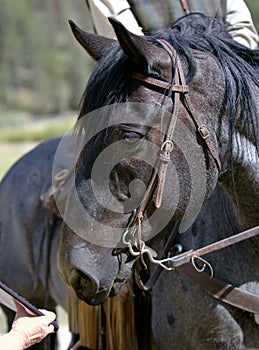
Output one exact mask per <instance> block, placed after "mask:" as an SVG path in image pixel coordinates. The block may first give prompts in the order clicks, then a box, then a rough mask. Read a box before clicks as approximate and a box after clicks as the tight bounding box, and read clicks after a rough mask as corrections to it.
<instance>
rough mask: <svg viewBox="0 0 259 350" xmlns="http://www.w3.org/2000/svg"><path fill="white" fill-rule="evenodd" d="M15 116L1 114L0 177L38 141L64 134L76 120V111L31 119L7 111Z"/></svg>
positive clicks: (24, 115)
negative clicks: (2, 115) (10, 117)
mask: <svg viewBox="0 0 259 350" xmlns="http://www.w3.org/2000/svg"><path fill="white" fill-rule="evenodd" d="M5 115H6V116H8V115H9V116H11V115H12V116H14V119H15V120H16V122H13V120H12V119H8V118H6V119H4V118H2V117H1V114H0V179H1V178H2V177H3V176H4V174H5V173H6V172H7V171H8V169H9V168H10V167H11V166H12V165H13V164H14V163H15V162H16V161H17V160H18V159H19V158H20V157H22V156H23V155H24V154H25V153H27V152H28V151H30V150H31V149H32V148H34V147H35V146H36V145H37V144H38V143H40V142H42V141H45V140H49V139H51V138H54V137H57V136H62V135H64V134H65V133H66V132H67V131H68V130H69V129H71V127H72V126H73V125H74V123H75V121H76V114H75V113H65V114H64V115H62V116H52V117H49V116H48V117H47V118H38V119H37V120H35V119H31V116H30V115H26V114H19V113H13V112H12V113H10V112H9V113H6V114H5Z"/></svg>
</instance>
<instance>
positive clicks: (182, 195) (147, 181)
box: [58, 15, 259, 350]
mask: <svg viewBox="0 0 259 350" xmlns="http://www.w3.org/2000/svg"><path fill="white" fill-rule="evenodd" d="M110 22H111V24H112V25H113V28H114V30H115V33H116V36H117V39H118V41H114V40H111V39H107V38H104V37H101V36H98V35H96V34H92V33H87V32H85V31H83V30H82V29H80V28H78V27H77V26H76V25H75V24H74V23H73V22H70V24H71V28H72V31H73V33H74V35H75V37H76V39H77V40H78V41H79V43H80V44H81V45H82V46H83V48H84V49H85V50H86V51H87V53H89V54H90V55H91V56H92V57H93V58H94V59H95V60H96V61H97V65H96V68H95V70H94V71H93V74H92V75H91V77H90V79H89V82H88V84H87V87H86V89H85V91H84V93H83V97H82V101H81V107H80V114H79V120H78V128H77V137H78V140H79V141H78V144H79V147H78V153H77V156H78V161H77V163H76V166H75V173H74V186H73V188H72V190H71V191H70V193H69V196H68V200H67V204H66V208H65V209H64V212H63V213H62V215H63V225H62V233H61V240H60V246H59V249H58V270H59V274H60V276H61V277H62V279H63V280H64V281H65V283H66V284H68V285H70V286H72V287H73V289H74V290H75V292H76V294H77V296H78V297H79V298H80V299H82V300H84V301H85V302H86V303H88V304H90V305H97V304H100V303H103V302H104V301H105V300H106V299H107V298H108V297H111V296H113V295H116V294H117V293H118V291H119V290H120V288H121V287H122V285H124V284H125V283H126V282H127V281H128V280H129V279H130V278H131V276H132V271H133V269H134V267H135V265H136V264H140V265H141V266H142V267H143V269H147V257H148V258H149V259H150V261H151V262H156V261H157V260H156V256H157V253H156V251H155V249H157V250H159V249H158V248H157V246H158V247H159V246H160V245H161V242H163V239H164V237H166V236H167V235H168V232H170V231H171V230H172V229H173V227H176V223H177V222H180V224H179V227H178V225H177V227H178V228H177V240H178V241H179V242H180V243H181V244H182V246H183V248H184V250H187V251H188V249H195V248H197V247H200V246H202V245H204V244H206V243H207V242H213V241H214V239H215V240H217V239H219V238H223V237H227V236H228V235H229V234H231V232H230V231H232V232H233V231H234V232H240V231H242V230H247V229H249V228H252V227H255V226H258V223H259V217H258V206H257V203H258V197H259V186H258V182H259V179H258V174H259V172H258V166H259V162H258V147H259V138H258V108H259V104H258V103H259V101H258V94H259V89H258V88H259V86H258V85H259V82H258V71H257V68H258V62H259V52H258V51H252V50H249V49H247V48H245V47H243V46H242V45H240V44H238V43H236V42H234V41H233V40H232V39H231V38H230V37H229V35H228V34H227V33H226V31H225V29H224V28H223V27H222V25H221V24H220V23H219V22H217V21H216V20H214V19H210V18H208V17H206V16H202V15H195V16H191V17H190V16H187V17H185V18H183V19H180V20H179V21H177V22H176V23H175V24H174V25H173V26H172V27H171V28H168V29H167V30H166V31H163V32H158V33H156V34H154V35H152V36H145V37H139V36H136V35H134V34H132V33H130V32H129V31H127V30H126V29H125V28H124V27H123V25H121V24H120V23H119V22H117V21H116V20H114V19H110ZM61 149H62V146H61ZM61 153H62V151H61ZM218 186H221V187H220V188H222V189H223V191H224V193H225V195H224V196H223V198H225V197H226V196H227V197H228V198H229V201H230V203H231V205H232V206H233V208H234V209H233V210H234V211H235V215H234V217H236V220H237V222H238V225H237V224H235V225H233V226H234V227H232V224H231V223H228V225H225V226H224V224H223V227H221V226H220V225H219V222H218V221H220V217H221V216H220V215H225V212H224V209H225V206H224V200H223V199H221V200H219V201H218V202H216V204H215V202H213V201H212V203H214V206H216V208H215V215H216V217H214V220H212V221H211V225H210V223H209V220H210V219H209V218H208V217H207V214H206V212H205V213H204V211H203V216H202V217H201V218H200V219H199V221H198V222H199V226H201V227H202V226H204V230H202V229H201V230H198V226H195V222H196V219H197V216H198V215H199V212H200V210H206V209H203V208H206V203H209V201H210V198H213V195H215V194H216V193H217V192H216V191H218V190H217V188H219V187H218ZM219 198H220V197H219ZM211 208H212V209H211V210H210V211H209V213H210V214H213V208H214V207H213V206H212V207H211ZM207 223H208V224H207ZM193 225H194V226H193ZM217 225H218V226H217ZM191 227H194V228H193V229H191ZM221 228H224V229H222V231H221ZM146 243H147V244H146ZM160 250H161V249H160ZM257 250H258V238H257V237H253V238H252V239H251V240H247V241H245V242H242V243H239V244H237V245H235V246H234V247H231V249H229V250H227V254H226V253H225V252H226V251H225V250H224V251H222V253H217V254H216V256H215V255H214V256H211V255H208V260H207V256H206V259H205V260H202V262H203V265H202V269H204V268H205V267H206V266H207V267H209V268H210V272H211V275H212V272H213V267H214V268H215V265H216V266H217V265H218V267H217V269H216V271H215V274H216V276H217V278H220V279H222V280H225V281H230V282H231V283H233V284H234V285H236V286H240V287H241V288H242V289H246V290H248V291H250V292H255V293H257V294H258V270H257V269H256V268H255V266H256V263H257V260H258V254H256V252H257ZM194 266H195V267H196V268H197V269H198V270H202V269H200V268H199V267H198V266H196V264H195V262H194ZM169 292H170V293H169ZM153 293H154V296H155V297H154V298H153V297H152V310H154V311H152V312H153V315H152V324H153V331H154V330H156V327H159V331H156V335H155V343H156V344H158V345H157V347H158V349H159V350H160V349H168V348H171V347H172V346H174V347H177V348H178V349H201V350H203V349H207V348H211V349H217V348H224V349H228V350H230V349H251V348H257V349H259V338H258V334H257V333H258V332H257V324H256V317H255V316H254V315H253V314H251V312H247V311H242V310H241V311H240V310H239V308H235V307H233V306H228V305H225V304H221V303H220V301H216V300H214V298H212V297H211V296H208V295H207V294H204V293H203V292H200V291H199V290H198V289H196V288H195V287H193V286H192V285H190V284H189V282H188V281H187V280H186V279H185V278H184V277H183V276H181V275H179V274H178V272H177V271H176V272H171V273H170V274H169V273H164V274H162V275H161V277H160V278H159V280H158V283H156V284H155V285H154V287H153ZM165 303H166V305H165ZM161 308H162V311H161ZM159 309H160V311H159ZM185 315H186V317H184V316H185ZM161 323H162V325H163V326H164V325H166V327H165V328H164V329H163V330H161V328H163V327H161V326H160V325H161ZM165 333H166V339H165ZM165 344H166V345H165Z"/></svg>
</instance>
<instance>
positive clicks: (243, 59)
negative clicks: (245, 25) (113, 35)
mask: <svg viewBox="0 0 259 350" xmlns="http://www.w3.org/2000/svg"><path fill="white" fill-rule="evenodd" d="M145 39H146V40H148V41H150V42H152V43H153V44H154V45H158V46H159V44H158V41H157V39H165V40H167V41H168V42H169V43H171V45H172V46H173V47H174V48H175V50H176V51H177V53H178V54H179V55H180V56H181V58H182V59H183V60H184V61H185V64H186V66H187V75H186V80H187V83H188V82H190V81H191V80H192V78H193V77H194V75H195V70H196V64H195V60H196V59H197V58H195V57H194V51H200V52H204V53H209V54H211V55H213V56H214V57H215V59H217V60H218V62H219V64H220V66H221V67H222V72H223V75H224V80H225V81H224V82H223V83H224V84H225V101H223V102H224V103H225V109H226V114H227V116H228V121H229V140H230V141H229V142H230V143H229V146H230V147H231V145H232V136H233V134H234V133H233V128H234V126H235V125H236V123H239V124H240V123H242V124H243V126H244V127H245V128H246V131H247V134H248V135H250V138H252V139H253V141H254V142H255V143H256V144H257V149H258V150H259V141H258V139H259V138H258V136H257V135H258V117H257V113H258V111H257V109H256V101H255V99H256V98H255V96H254V89H258V88H259V80H258V70H257V71H256V69H258V66H259V50H250V49H248V48H245V47H244V46H243V45H241V44H239V43H237V42H236V41H234V40H233V39H231V37H230V36H229V34H228V33H227V32H226V30H225V27H224V24H223V23H220V22H219V21H218V20H216V19H213V18H208V17H206V16H204V15H201V14H199V15H198V14H196V15H194V16H193V17H191V18H190V17H184V18H182V19H180V20H178V21H176V22H175V23H174V24H173V25H172V27H171V28H168V29H167V30H166V31H163V32H158V33H156V34H154V35H152V36H148V37H145ZM150 65H151V66H152V64H150ZM134 68H135V67H134V65H133V62H131V60H130V58H129V57H127V56H126V55H125V54H124V53H123V51H122V49H121V48H120V46H119V45H117V46H116V47H115V48H113V49H111V52H110V53H109V54H108V55H107V56H106V57H104V58H103V59H102V60H101V62H100V63H99V64H98V65H97V66H96V68H95V70H94V72H93V74H92V76H91V77H90V79H89V82H88V85H87V87H86V89H85V91H84V93H83V96H82V100H81V106H80V114H79V118H81V117H82V116H84V115H86V114H87V113H88V112H91V111H93V110H95V109H97V108H100V107H102V106H104V105H108V104H112V103H116V102H123V101H126V100H127V96H128V90H127V80H128V78H129V77H130V76H131V74H132V73H133V72H134ZM149 73H151V75H152V71H151V72H149ZM154 75H157V72H154ZM204 83H205V82H204ZM223 102H222V103H223ZM237 119H239V120H237ZM219 125H221V120H220V119H219ZM219 132H220V130H219Z"/></svg>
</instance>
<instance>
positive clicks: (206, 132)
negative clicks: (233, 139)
mask: <svg viewBox="0 0 259 350" xmlns="http://www.w3.org/2000/svg"><path fill="white" fill-rule="evenodd" d="M198 131H199V133H200V135H201V137H202V138H203V140H206V139H207V138H208V137H209V136H210V132H209V130H208V129H207V128H206V126H205V125H201V126H199V127H198Z"/></svg>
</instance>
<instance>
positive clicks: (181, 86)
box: [132, 39, 221, 172]
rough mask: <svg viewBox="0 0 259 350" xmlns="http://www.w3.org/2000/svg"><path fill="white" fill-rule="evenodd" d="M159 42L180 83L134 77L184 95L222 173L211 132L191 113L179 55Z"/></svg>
mask: <svg viewBox="0 0 259 350" xmlns="http://www.w3.org/2000/svg"><path fill="white" fill-rule="evenodd" d="M158 42H159V43H160V44H161V45H162V46H163V48H164V49H165V50H166V51H167V53H168V54H169V55H170V57H171V58H174V59H175V65H176V67H175V69H176V74H178V75H179V81H178V82H176V84H174V85H172V84H170V83H169V82H165V81H162V80H159V79H156V78H152V77H146V76H144V75H142V74H140V73H134V74H133V75H132V77H133V78H135V79H136V80H139V81H142V82H144V83H146V84H148V85H151V86H153V87H158V88H162V89H164V90H167V91H172V92H176V93H182V95H184V99H183V100H185V107H186V108H187V110H188V112H189V114H190V116H191V117H192V119H193V121H194V123H195V125H196V127H197V130H198V132H199V134H200V136H201V137H202V139H203V140H204V142H205V144H206V146H207V148H208V150H209V152H210V154H211V155H212V157H213V159H214V160H215V162H216V165H217V168H218V171H219V172H220V171H221V161H220V157H219V154H218V150H217V147H216V145H215V142H214V141H213V140H212V138H211V135H210V132H209V130H208V128H207V127H206V125H205V124H204V123H203V122H202V121H201V120H200V118H199V117H198V116H197V115H195V114H193V113H192V112H191V108H190V105H191V104H190V101H189V98H188V94H187V92H188V85H187V84H186V82H185V77H184V72H183V67H182V64H181V62H180V60H179V59H178V55H177V53H176V51H175V49H174V48H173V46H172V45H171V44H170V43H169V42H167V41H166V40H163V39H160V40H158ZM177 99H178V97H177Z"/></svg>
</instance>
